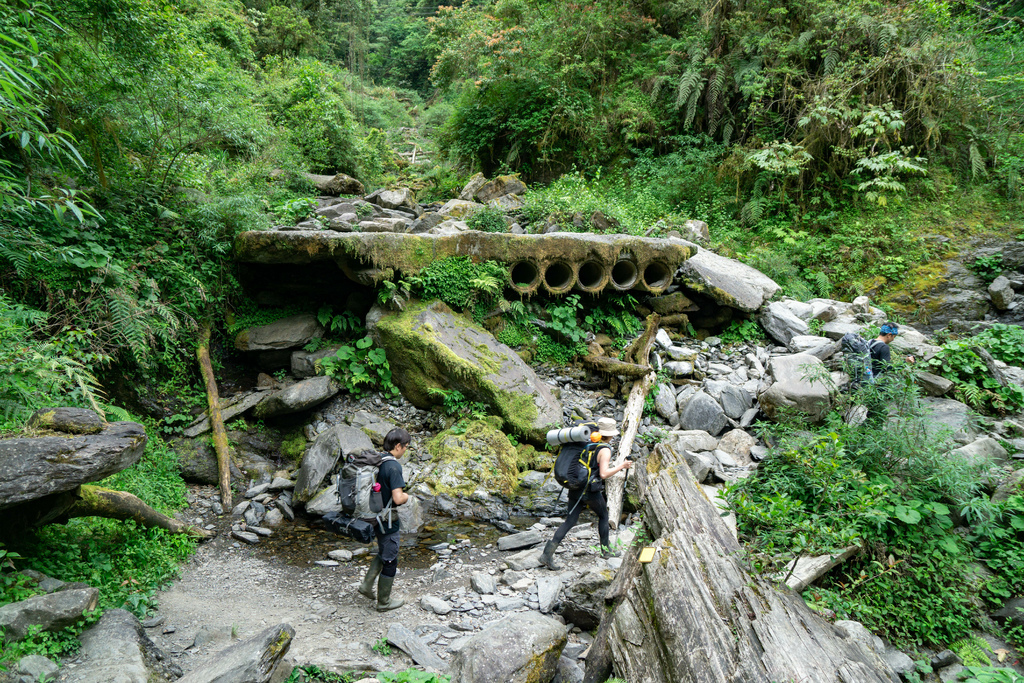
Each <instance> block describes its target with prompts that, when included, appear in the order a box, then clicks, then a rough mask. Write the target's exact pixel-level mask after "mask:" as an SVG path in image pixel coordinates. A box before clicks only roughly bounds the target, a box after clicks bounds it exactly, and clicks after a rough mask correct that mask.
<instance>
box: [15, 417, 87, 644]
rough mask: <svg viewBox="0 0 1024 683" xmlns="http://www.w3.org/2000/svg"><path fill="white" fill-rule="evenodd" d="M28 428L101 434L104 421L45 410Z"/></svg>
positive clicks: (32, 419)
mask: <svg viewBox="0 0 1024 683" xmlns="http://www.w3.org/2000/svg"><path fill="white" fill-rule="evenodd" d="M28 426H29V428H30V429H52V430H53V431H55V432H64V433H66V434H99V433H100V432H101V431H103V419H102V418H100V416H99V413H97V412H96V411H95V410H89V409H88V408H43V409H42V410H37V411H36V412H34V413H33V414H32V417H30V418H29V419H28ZM44 659H45V657H44Z"/></svg>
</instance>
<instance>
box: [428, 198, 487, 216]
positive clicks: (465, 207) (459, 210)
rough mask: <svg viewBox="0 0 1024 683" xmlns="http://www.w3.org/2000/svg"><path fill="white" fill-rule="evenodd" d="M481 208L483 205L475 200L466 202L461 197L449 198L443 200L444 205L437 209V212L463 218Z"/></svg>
mask: <svg viewBox="0 0 1024 683" xmlns="http://www.w3.org/2000/svg"><path fill="white" fill-rule="evenodd" d="M483 208H484V205H483V204H479V203H477V202H467V201H464V200H462V199H449V200H448V201H447V202H445V204H444V206H442V207H441V208H440V209H438V210H437V213H439V214H440V215H442V216H445V217H448V218H457V219H459V220H465V219H466V218H469V217H470V216H472V215H473V214H474V213H476V212H477V211H480V210H481V209H483Z"/></svg>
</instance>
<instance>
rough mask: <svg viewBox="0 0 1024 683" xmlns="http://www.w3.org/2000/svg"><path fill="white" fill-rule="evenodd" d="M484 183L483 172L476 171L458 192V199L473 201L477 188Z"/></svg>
mask: <svg viewBox="0 0 1024 683" xmlns="http://www.w3.org/2000/svg"><path fill="white" fill-rule="evenodd" d="M486 184H487V176H485V175H484V174H483V173H477V174H476V175H474V176H473V177H472V178H470V179H469V182H468V183H466V186H465V187H463V188H462V192H460V193H459V199H461V200H462V201H464V202H471V201H473V198H474V197H476V192H477V190H479V189H480V188H481V187H483V186H484V185H486Z"/></svg>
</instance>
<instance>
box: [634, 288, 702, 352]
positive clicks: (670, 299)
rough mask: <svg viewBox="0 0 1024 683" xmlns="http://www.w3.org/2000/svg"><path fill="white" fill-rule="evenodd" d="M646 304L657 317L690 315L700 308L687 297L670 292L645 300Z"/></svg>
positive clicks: (680, 293) (679, 293)
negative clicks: (680, 314) (679, 314)
mask: <svg viewBox="0 0 1024 683" xmlns="http://www.w3.org/2000/svg"><path fill="white" fill-rule="evenodd" d="M647 303H648V305H650V307H651V308H652V309H654V312H655V313H657V314H658V315H674V314H676V313H691V312H693V311H697V310H700V307H699V306H697V304H695V303H693V301H691V300H690V299H689V297H687V296H686V295H685V294H683V293H682V292H672V293H671V294H663V295H661V296H652V297H650V298H649V299H648V300H647ZM676 360H679V359H676Z"/></svg>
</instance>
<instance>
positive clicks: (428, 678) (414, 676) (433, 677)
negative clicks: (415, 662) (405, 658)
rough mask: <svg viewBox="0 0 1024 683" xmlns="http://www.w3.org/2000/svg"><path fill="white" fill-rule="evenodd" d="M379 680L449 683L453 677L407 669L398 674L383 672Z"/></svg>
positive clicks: (378, 677) (382, 681)
mask: <svg viewBox="0 0 1024 683" xmlns="http://www.w3.org/2000/svg"><path fill="white" fill-rule="evenodd" d="M377 680H379V681H380V682H381V683H449V681H451V676H445V675H441V674H432V673H428V672H426V671H420V670H418V669H406V670H405V671H398V672H396V673H392V672H390V671H382V672H381V673H379V674H377Z"/></svg>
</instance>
